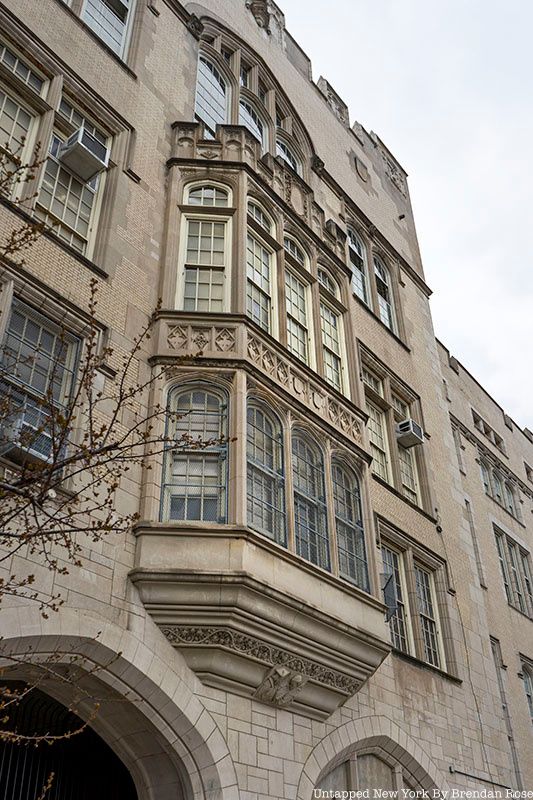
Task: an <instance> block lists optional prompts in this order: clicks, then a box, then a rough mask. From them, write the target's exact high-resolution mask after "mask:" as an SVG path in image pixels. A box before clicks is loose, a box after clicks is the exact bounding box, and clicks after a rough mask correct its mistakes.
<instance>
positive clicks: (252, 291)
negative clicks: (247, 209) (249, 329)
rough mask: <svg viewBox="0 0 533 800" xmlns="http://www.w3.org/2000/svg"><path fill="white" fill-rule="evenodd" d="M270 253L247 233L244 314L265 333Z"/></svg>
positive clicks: (268, 317)
mask: <svg viewBox="0 0 533 800" xmlns="http://www.w3.org/2000/svg"><path fill="white" fill-rule="evenodd" d="M272 258H273V255H272V251H271V250H269V249H268V248H267V247H265V245H264V244H263V243H262V242H261V241H259V239H257V237H256V236H254V235H253V234H252V233H250V232H248V235H247V242H246V277H247V284H246V285H247V289H246V313H247V314H248V316H249V317H251V319H253V321H254V322H256V323H257V324H258V325H260V326H261V328H263V329H264V330H265V331H269V332H270V329H271V305H272V286H271V279H272Z"/></svg>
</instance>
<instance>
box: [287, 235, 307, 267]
mask: <svg viewBox="0 0 533 800" xmlns="http://www.w3.org/2000/svg"><path fill="white" fill-rule="evenodd" d="M283 247H284V248H285V252H286V253H288V254H289V255H290V256H292V258H294V260H295V261H296V262H297V263H298V264H300V266H302V267H305V266H306V264H307V257H306V255H305V252H304V250H303V248H301V247H300V245H299V244H298V243H297V242H295V241H294V239H292V238H291V237H290V236H284V237H283Z"/></svg>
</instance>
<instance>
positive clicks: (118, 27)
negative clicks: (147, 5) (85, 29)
mask: <svg viewBox="0 0 533 800" xmlns="http://www.w3.org/2000/svg"><path fill="white" fill-rule="evenodd" d="M134 4H135V2H134V0H84V2H83V5H82V8H81V19H82V20H83V22H85V24H86V25H88V26H89V28H91V30H92V31H94V33H95V34H96V35H97V36H98V37H99V38H100V39H101V40H102V41H103V42H104V43H105V44H106V45H107V46H108V47H109V48H110V49H111V50H112V51H113V52H114V53H116V54H117V55H118V56H121V57H122V56H123V55H124V52H125V50H126V47H127V43H128V36H129V31H130V29H131V26H132V20H133V12H134Z"/></svg>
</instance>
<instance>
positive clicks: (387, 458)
mask: <svg viewBox="0 0 533 800" xmlns="http://www.w3.org/2000/svg"><path fill="white" fill-rule="evenodd" d="M366 405H367V408H368V409H370V408H371V409H372V410H373V411H374V412H377V414H378V415H379V418H380V419H381V430H382V436H383V444H384V447H381V446H380V445H378V444H376V443H375V442H373V441H372V437H371V430H370V428H368V439H369V442H370V451H371V452H372V450H373V448H375V449H376V450H379V451H380V452H381V453H383V454H384V459H385V473H386V474H385V475H382V474H381V473H380V472H378V471H377V470H376V469H375V468H374V466H373V465H374V463H378V462H376V461H375V459H373V462H372V471H373V472H374V473H375V474H376V475H378V476H379V477H380V478H381V479H382V480H384V481H386V482H387V483H390V481H391V457H390V444H389V432H388V428H387V418H386V415H385V411H384V410H383V409H382V408H380V407H379V406H378V405H377V403H374V402H372V401H371V400H367V401H366ZM369 417H370V419H372V415H371V414H370V412H369ZM373 421H374V420H373Z"/></svg>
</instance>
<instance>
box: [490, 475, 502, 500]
mask: <svg viewBox="0 0 533 800" xmlns="http://www.w3.org/2000/svg"><path fill="white" fill-rule="evenodd" d="M492 489H493V495H492V496H493V497H494V499H495V500H497V502H498V503H499V504H500V505H503V483H502V479H501V478H500V475H499V473H498V472H496V470H492Z"/></svg>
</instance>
